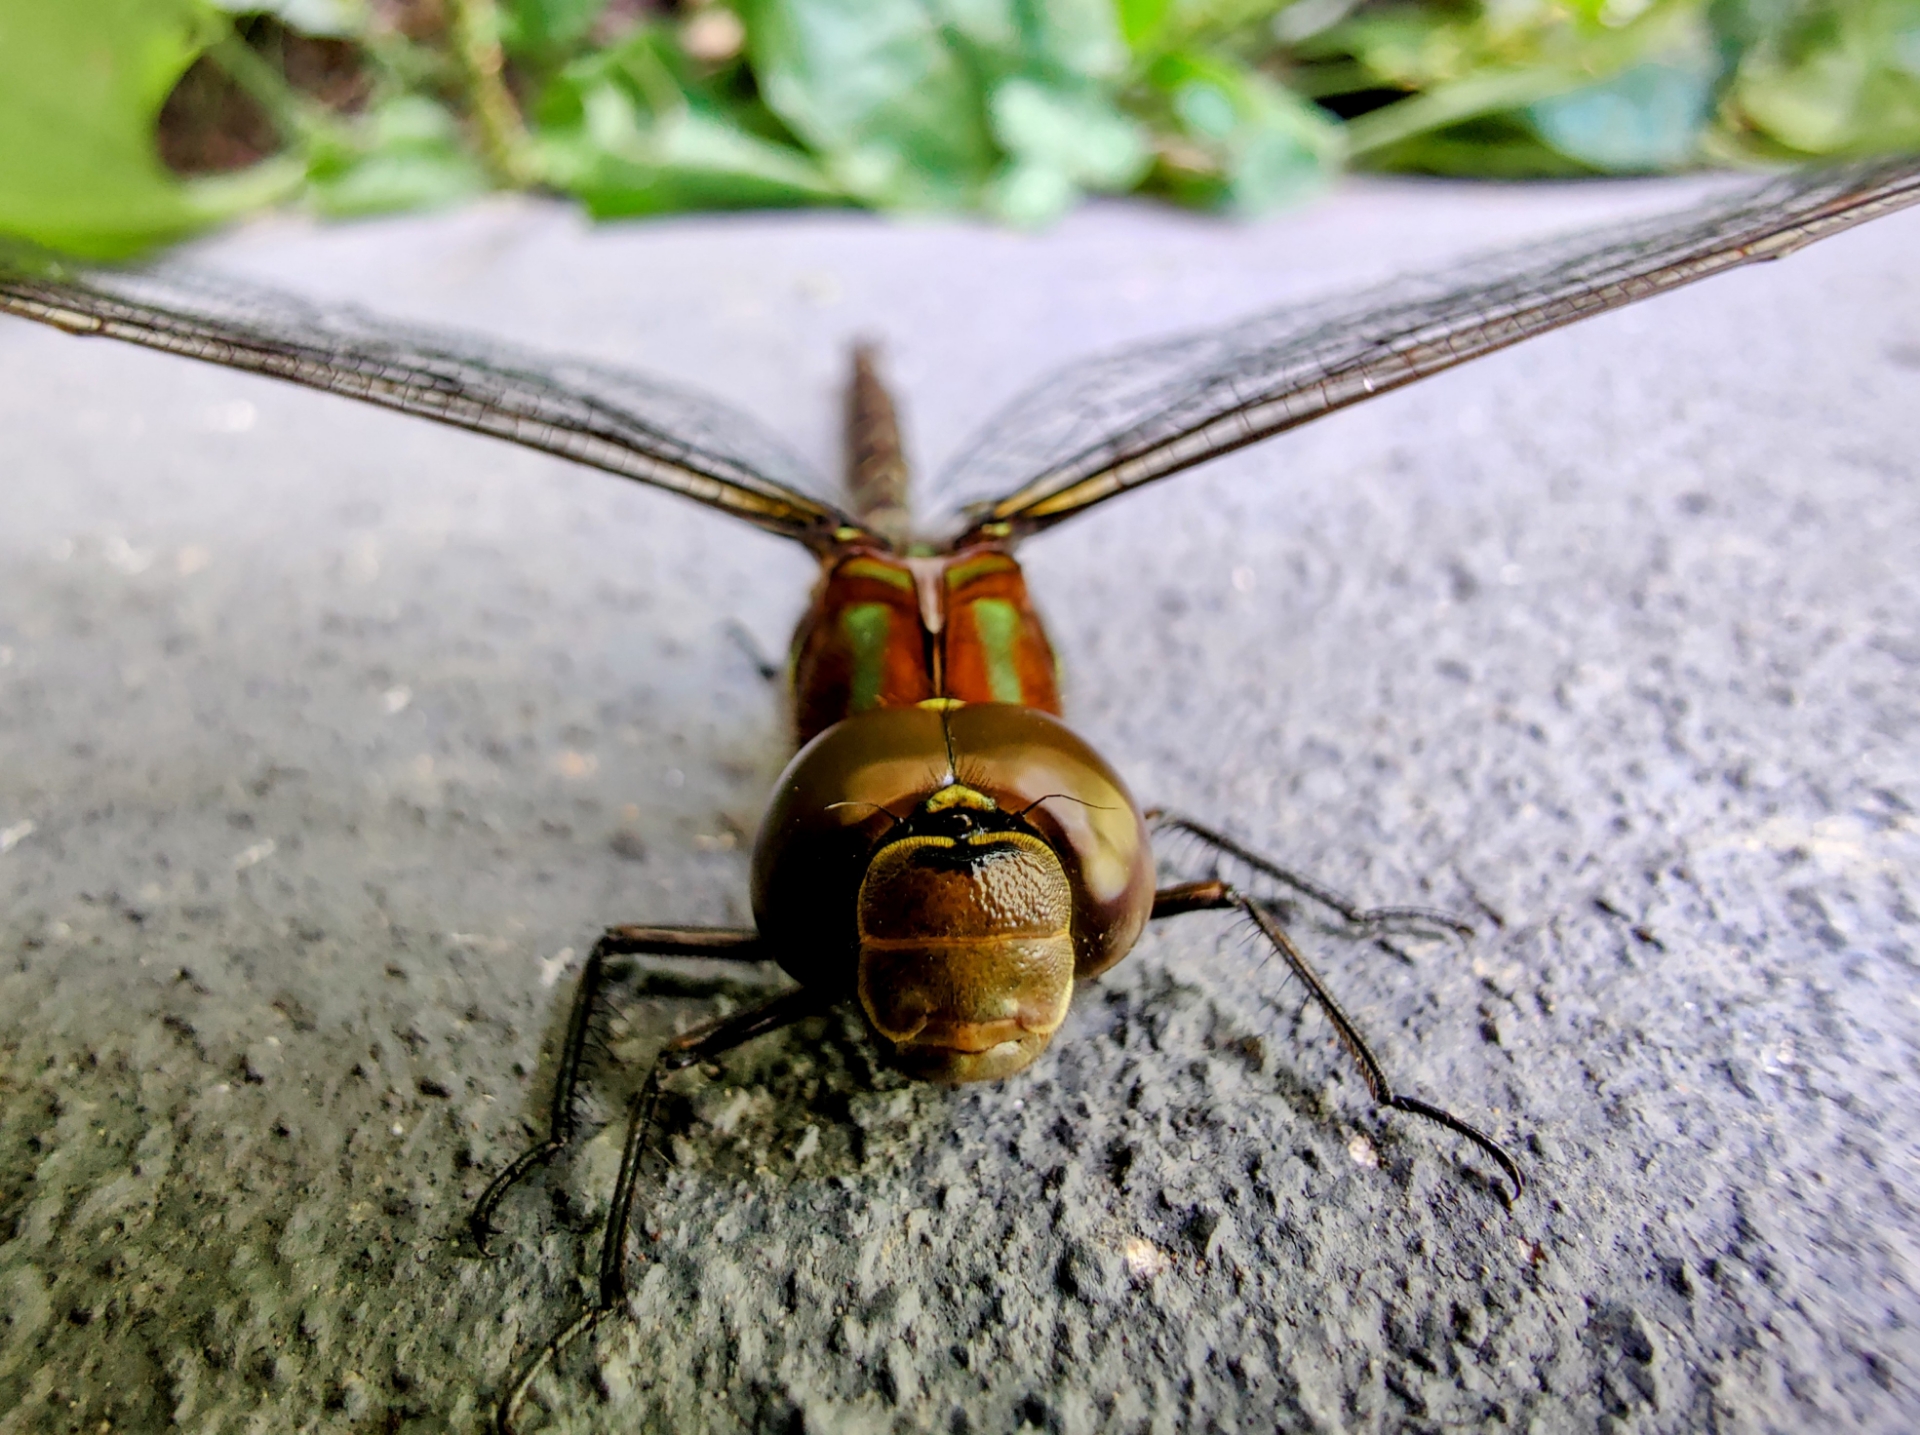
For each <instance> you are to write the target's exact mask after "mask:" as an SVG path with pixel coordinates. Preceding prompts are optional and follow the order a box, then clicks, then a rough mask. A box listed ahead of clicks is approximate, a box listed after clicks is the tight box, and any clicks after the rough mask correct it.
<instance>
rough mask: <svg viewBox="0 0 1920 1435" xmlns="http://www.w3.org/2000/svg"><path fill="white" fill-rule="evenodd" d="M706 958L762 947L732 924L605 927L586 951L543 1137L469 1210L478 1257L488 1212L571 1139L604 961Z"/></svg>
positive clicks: (488, 1233)
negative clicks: (632, 957) (636, 957)
mask: <svg viewBox="0 0 1920 1435" xmlns="http://www.w3.org/2000/svg"><path fill="white" fill-rule="evenodd" d="M639 955H647V956H661V957H706V958H715V959H720V960H725V961H740V962H761V961H765V960H766V959H767V958H766V951H765V949H764V948H763V947H762V946H761V945H760V939H759V935H758V934H757V933H755V932H753V931H750V930H743V929H740V928H735V927H637V926H626V927H609V928H608V929H607V930H606V932H605V933H604V934H603V935H602V936H601V938H600V940H599V941H597V942H595V943H594V944H593V950H592V951H591V952H590V953H588V954H587V963H586V966H585V967H584V968H583V969H582V970H581V972H580V981H579V984H578V985H577V986H576V987H575V988H574V991H573V1010H572V1011H571V1012H570V1013H569V1014H568V1016H567V1036H566V1043H565V1045H563V1046H562V1047H561V1049H560V1069H559V1071H558V1072H557V1073H555V1076H554V1081H553V1104H552V1108H551V1110H550V1112H549V1114H548V1117H547V1135H546V1139H545V1140H544V1141H540V1142H537V1143H536V1144H534V1145H532V1146H530V1147H528V1148H527V1149H526V1150H525V1151H522V1152H521V1153H520V1154H519V1156H517V1157H515V1158H514V1160H513V1162H512V1164H511V1165H509V1166H508V1167H507V1168H506V1170H504V1171H502V1172H501V1173H500V1174H499V1175H498V1176H495V1177H494V1178H493V1180H492V1181H491V1182H490V1183H489V1184H488V1186H487V1189H486V1191H485V1192H484V1193H483V1194H482V1195H481V1197H480V1200H479V1203H478V1204H477V1205H475V1206H474V1208H473V1214H472V1215H471V1216H469V1217H468V1218H467V1226H468V1229H469V1230H470V1231H471V1232H472V1233H473V1243H474V1245H475V1246H476V1247H478V1248H479V1250H480V1253H481V1254H482V1255H486V1254H487V1253H488V1251H487V1247H488V1243H489V1241H490V1240H491V1239H492V1236H493V1213H494V1210H495V1209H496V1208H497V1207H498V1206H499V1204H500V1202H501V1201H502V1200H503V1199H504V1198H505V1197H506V1194H507V1192H509V1191H511V1190H512V1189H513V1188H514V1187H515V1186H517V1185H518V1184H519V1183H520V1182H521V1181H522V1180H523V1179H525V1177H526V1176H527V1175H528V1174H529V1173H530V1172H532V1171H533V1170H535V1169H536V1168H538V1167H540V1166H542V1165H544V1164H545V1163H546V1162H548V1161H550V1160H552V1159H553V1158H554V1157H555V1156H556V1155H558V1154H559V1153H560V1152H562V1151H564V1150H565V1149H566V1148H567V1146H568V1145H569V1144H571V1142H572V1141H573V1137H574V1131H575V1127H576V1125H577V1122H576V1120H575V1106H574V1103H575V1098H576V1096H577V1095H578V1093H579V1089H580V1071H581V1067H582V1066H583V1065H584V1063H585V1061H586V1054H587V1042H588V1039H589V1037H590V1035H591V1033H592V1030H593V1021H594V1017H595V1015H596V1008H597V1006H598V1003H599V999H600V994H601V990H602V988H603V987H604V986H605V984H606V971H607V959H608V958H609V957H620V956H639Z"/></svg>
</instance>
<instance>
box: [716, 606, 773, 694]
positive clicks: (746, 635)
mask: <svg viewBox="0 0 1920 1435" xmlns="http://www.w3.org/2000/svg"><path fill="white" fill-rule="evenodd" d="M727 637H728V638H729V639H730V640H731V641H732V643H733V645H734V647H736V648H738V649H739V650H740V651H741V652H742V653H743V654H745V655H746V659H747V661H748V662H749V663H752V664H753V670H754V671H755V672H756V673H758V674H759V675H760V681H761V682H763V683H777V682H779V681H780V678H781V676H782V675H783V674H784V673H785V672H786V670H787V669H786V665H785V664H784V663H778V662H775V661H774V660H773V659H772V658H770V657H768V656H767V651H766V649H764V648H762V647H761V646H760V640H759V639H758V638H756V637H754V636H753V633H752V631H751V630H750V629H749V628H748V627H747V625H746V624H745V623H743V622H741V621H740V620H739V619H738V618H729V619H728V620H727Z"/></svg>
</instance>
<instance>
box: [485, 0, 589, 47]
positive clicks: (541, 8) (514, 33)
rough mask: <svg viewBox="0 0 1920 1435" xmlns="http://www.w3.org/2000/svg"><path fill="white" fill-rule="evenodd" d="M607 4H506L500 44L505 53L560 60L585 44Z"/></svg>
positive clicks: (584, 0) (545, 0) (520, 0)
mask: <svg viewBox="0 0 1920 1435" xmlns="http://www.w3.org/2000/svg"><path fill="white" fill-rule="evenodd" d="M606 8H607V0H506V3H504V4H503V5H502V6H501V15H500V19H501V34H500V39H501V43H502V44H503V45H505V47H506V49H507V50H508V52H509V53H511V54H515V55H533V56H535V57H538V58H545V57H548V56H563V55H565V54H566V53H568V52H569V51H572V50H574V49H576V48H577V47H578V46H579V45H580V44H581V43H582V42H583V41H585V40H586V38H587V35H588V32H589V31H591V30H592V29H593V24H594V21H596V20H598V19H599V18H600V14H601V12H602V11H603V10H605V9H606Z"/></svg>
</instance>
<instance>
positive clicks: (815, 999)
mask: <svg viewBox="0 0 1920 1435" xmlns="http://www.w3.org/2000/svg"><path fill="white" fill-rule="evenodd" d="M832 1004H833V999H832V997H831V996H827V995H823V994H822V993H820V992H818V991H816V990H813V989H812V988H808V987H795V988H793V989H792V990H790V991H785V992H782V993H781V994H780V995H779V996H777V997H774V998H772V999H771V1000H770V1001H766V1002H762V1003H761V1004H760V1005H758V1006H754V1007H748V1008H747V1009H746V1010H745V1011H741V1012H736V1013H735V1014H734V1015H732V1016H728V1017H722V1018H720V1019H719V1020H717V1021H713V1022H709V1023H708V1024H707V1025H705V1026H703V1027H700V1028H697V1029H695V1030H693V1031H689V1032H685V1033H683V1034H681V1035H679V1036H676V1037H674V1038H673V1040H671V1041H669V1042H668V1043H667V1044H666V1046H665V1047H664V1048H663V1049H662V1050H661V1052H660V1054H659V1056H657V1057H656V1058H654V1062H653V1065H652V1067H651V1068H649V1069H648V1071H647V1079H646V1081H645V1082H644V1083H642V1085H641V1087H640V1089H639V1090H638V1091H637V1092H635V1093H634V1096H633V1099H632V1101H630V1102H629V1103H628V1104H627V1137H626V1141H625V1143H624V1144H623V1145H622V1147H621V1150H620V1174H619V1176H618V1178H616V1180H615V1181H614V1186H613V1202H612V1205H611V1206H610V1208H609V1210H608V1212H607V1227H606V1233H605V1235H604V1236H603V1237H602V1241H601V1246H600V1277H599V1283H598V1286H597V1287H596V1289H595V1292H594V1298H593V1302H592V1304H591V1305H589V1306H588V1307H587V1309H586V1310H585V1311H583V1312H582V1313H581V1314H580V1315H579V1316H578V1317H576V1318H575V1319H574V1320H573V1321H572V1322H571V1323H570V1324H569V1325H567V1326H566V1327H565V1328H564V1329H562V1330H561V1331H559V1332H558V1333H557V1334H556V1335H554V1336H553V1337H552V1338H550V1339H549V1340H547V1341H546V1342H545V1343H544V1344H543V1345H541V1347H540V1349H539V1350H538V1351H536V1352H535V1353H534V1356H533V1358H532V1359H531V1360H529V1361H528V1362H527V1363H526V1364H525V1365H524V1366H522V1367H521V1368H520V1371H519V1373H518V1374H517V1375H515V1376H514V1378H513V1383H512V1384H511V1385H509V1386H508V1387H507V1392H506V1394H505V1395H504V1396H502V1397H501V1400H500V1407H499V1410H498V1411H497V1412H496V1414H495V1419H494V1426H495V1429H496V1430H497V1431H498V1432H499V1435H511V1432H512V1430H513V1421H514V1417H515V1416H516V1415H517V1414H518V1413H519V1410H520V1406H521V1405H522V1404H524V1403H525V1401H526V1398H527V1393H528V1392H529V1391H530V1390H531V1389H532V1388H533V1382H534V1381H535V1380H536V1379H538V1378H539V1376H540V1373H541V1372H542V1371H543V1370H545V1369H547V1368H548V1367H549V1366H551V1365H552V1364H553V1363H554V1361H556V1360H558V1359H559V1358H560V1355H561V1353H562V1352H563V1351H565V1350H566V1349H567V1347H568V1346H570V1345H572V1344H573V1343H574V1342H575V1341H576V1340H578V1339H580V1337H581V1336H583V1335H586V1334H587V1333H588V1332H589V1331H591V1330H592V1329H593V1328H594V1327H595V1326H596V1325H598V1324H599V1323H600V1322H601V1320H603V1319H604V1318H605V1317H606V1316H607V1315H608V1314H609V1313H611V1312H612V1311H614V1310H617V1309H618V1308H619V1306H620V1305H621V1303H622V1302H623V1301H625V1299H626V1296H627V1274H626V1272H627V1265H628V1263H629V1257H630V1246H631V1243H632V1240H633V1206H634V1198H635V1196H636V1194H637V1193H638V1191H639V1188H640V1168H641V1165H642V1163H643V1162H645V1160H646V1158H647V1154H648V1151H649V1150H650V1149H651V1147H650V1144H649V1143H650V1141H651V1139H652V1135H653V1127H654V1122H655V1118H656V1117H657V1116H658V1115H659V1110H660V1091H661V1086H662V1084H663V1083H664V1081H665V1080H666V1078H667V1077H669V1076H671V1075H672V1074H673V1073H674V1072H676V1071H684V1070H686V1068H688V1067H689V1066H695V1065H698V1064H699V1063H700V1062H703V1061H709V1060H711V1059H712V1058H714V1057H716V1056H719V1055H720V1054H721V1053H723V1052H727V1051H731V1050H732V1049H733V1048H734V1047H736V1046H741V1045H744V1044H745V1043H746V1042H749V1041H752V1040H753V1039H754V1038H755V1037H757V1036H764V1035H766V1034H767V1033H768V1032H772V1031H778V1030H779V1029H780V1028H781V1027H784V1026H790V1025H792V1024H793V1023H794V1022H796V1021H800V1020H802V1019H803V1018H805V1017H809V1016H813V1015H816V1014H817V1013H819V1012H822V1011H825V1010H826V1009H827V1008H828V1007H830V1006H831V1005H832ZM536 1149H538V1148H536Z"/></svg>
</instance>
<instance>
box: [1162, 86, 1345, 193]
mask: <svg viewBox="0 0 1920 1435" xmlns="http://www.w3.org/2000/svg"><path fill="white" fill-rule="evenodd" d="M1148 80H1149V83H1150V84H1152V85H1153V86H1154V88H1156V89H1157V90H1158V91H1159V92H1160V93H1161V95H1162V96H1163V97H1164V100H1165V103H1166V105H1167V108H1168V110H1169V112H1170V114H1171V117H1172V121H1173V124H1174V127H1175V128H1176V129H1177V130H1178V131H1179V132H1180V134H1181V136H1182V137H1183V138H1184V139H1185V140H1186V141H1188V142H1189V143H1190V145H1191V147H1192V148H1193V149H1194V150H1196V151H1197V152H1198V153H1199V154H1200V155H1203V156H1205V157H1206V159H1207V161H1208V163H1207V164H1206V165H1205V166H1204V167H1194V166H1191V165H1186V166H1181V167H1174V166H1170V165H1163V167H1162V170H1161V172H1160V174H1159V176H1158V182H1159V185H1160V187H1161V188H1163V189H1165V190H1166V191H1167V192H1169V193H1170V194H1172V195H1173V196H1174V197H1175V198H1177V199H1180V200H1182V201H1183V202H1185V203H1188V204H1198V205H1205V206H1209V207H1218V208H1225V209H1229V210H1231V211H1233V212H1234V213H1236V214H1242V215H1255V214H1263V213H1266V212H1267V211H1269V210H1271V209H1275V208H1277V207H1279V206H1281V205H1284V204H1289V203H1293V202H1295V201H1297V200H1299V199H1301V198H1303V197H1304V196H1306V195H1307V194H1310V193H1312V192H1313V191H1314V190H1316V189H1318V188H1319V187H1320V186H1322V185H1323V184H1325V183H1326V182H1327V180H1328V179H1329V178H1330V176H1331V175H1332V173H1333V172H1334V170H1336V169H1337V168H1338V166H1339V163H1340V160H1341V158H1342V156H1343V154H1344V139H1343V136H1342V134H1341V131H1340V127H1339V126H1338V125H1337V124H1335V123H1334V121H1333V120H1332V119H1331V118H1329V117H1328V116H1327V114H1326V113H1325V112H1324V111H1322V110H1321V109H1320V108H1319V107H1318V106H1316V105H1313V104H1311V103H1309V102H1308V101H1306V100H1304V99H1302V98H1300V96H1298V95H1296V94H1294V93H1292V92H1291V91H1290V90H1287V89H1285V88H1283V87H1282V86H1280V85H1278V84H1276V83H1275V82H1274V81H1272V80H1270V79H1268V78H1267V77H1266V76H1265V75H1263V74H1261V73H1260V72H1258V71H1257V70H1253V69H1251V68H1249V67H1245V66H1240V65H1235V64H1231V63H1229V62H1226V61H1223V60H1219V59H1216V58H1214V57H1211V56H1207V55H1201V54H1197V53H1195V52H1193V51H1182V52H1178V53H1175V54H1170V55H1163V56H1161V57H1160V58H1159V59H1158V60H1157V61H1156V62H1155V63H1154V65H1153V67H1152V69H1151V70H1150V71H1149V74H1148Z"/></svg>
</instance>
